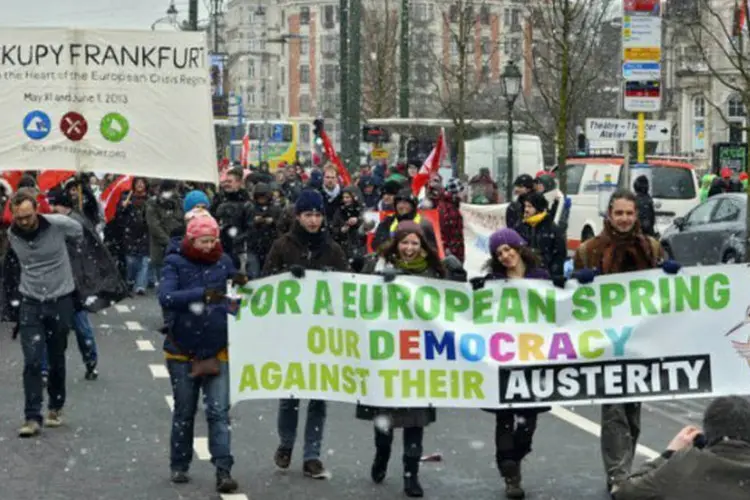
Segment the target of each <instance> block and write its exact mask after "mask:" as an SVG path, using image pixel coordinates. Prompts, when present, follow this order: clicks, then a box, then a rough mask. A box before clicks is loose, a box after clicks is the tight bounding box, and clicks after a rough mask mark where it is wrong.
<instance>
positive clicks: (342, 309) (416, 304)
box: [229, 265, 750, 408]
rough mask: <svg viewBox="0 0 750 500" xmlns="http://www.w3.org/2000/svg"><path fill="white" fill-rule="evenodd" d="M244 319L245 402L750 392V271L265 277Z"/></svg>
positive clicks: (470, 403)
mask: <svg viewBox="0 0 750 500" xmlns="http://www.w3.org/2000/svg"><path fill="white" fill-rule="evenodd" d="M249 286H251V289H243V291H242V293H243V296H242V305H241V308H240V311H239V314H238V316H236V317H234V318H230V327H229V359H230V383H231V398H232V401H233V402H235V403H236V402H238V401H243V400H251V399H266V398H274V399H275V398H300V399H324V400H333V401H343V402H349V403H365V404H368V405H375V406H387V407H424V406H429V405H432V406H434V407H464V408H508V407H535V406H544V405H549V404H566V405H568V404H573V405H590V404H601V403H614V402H633V401H645V400H660V399H671V398H681V397H696V396H718V395H727V394H738V393H739V394H750V326H746V325H747V323H748V322H750V308H749V307H748V306H749V305H750V304H749V302H750V298H749V297H750V268H748V267H747V266H745V265H723V266H712V267H696V268H687V269H683V270H681V271H680V273H679V274H677V275H667V274H665V273H664V272H663V271H661V270H653V271H647V272H639V273H628V274H621V275H610V276H602V277H598V278H596V280H595V281H594V283H592V284H591V285H587V286H578V285H577V284H575V283H573V282H568V283H567V284H566V288H565V289H564V290H563V289H558V288H555V287H553V286H552V285H551V284H549V283H546V282H542V281H534V280H512V281H505V282H491V283H487V285H486V286H485V287H484V288H483V289H481V290H477V291H474V290H472V289H471V286H470V285H468V284H465V283H455V282H448V281H438V280H431V279H423V278H418V277H409V276H399V277H397V278H396V279H395V281H394V282H392V283H385V282H384V281H383V278H382V277H379V276H370V275H352V274H345V273H334V272H316V271H308V272H307V274H306V277H305V278H304V279H295V278H293V277H291V276H290V275H289V274H282V275H277V276H273V277H268V278H264V279H261V280H258V281H253V282H251V283H250V284H249Z"/></svg>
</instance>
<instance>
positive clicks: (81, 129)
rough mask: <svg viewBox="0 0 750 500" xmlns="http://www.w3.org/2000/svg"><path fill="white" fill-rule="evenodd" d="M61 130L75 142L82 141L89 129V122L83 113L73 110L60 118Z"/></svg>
mask: <svg viewBox="0 0 750 500" xmlns="http://www.w3.org/2000/svg"><path fill="white" fill-rule="evenodd" d="M60 130H61V131H62V133H63V135H64V136H65V137H67V138H68V139H70V140H71V141H73V142H77V141H80V140H81V139H83V137H84V136H85V135H86V132H88V131H89V124H88V123H86V119H85V118H84V117H83V115H82V114H80V113H76V112H75V111H71V112H70V113H66V114H65V116H63V117H62V120H60Z"/></svg>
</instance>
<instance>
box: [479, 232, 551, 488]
mask: <svg viewBox="0 0 750 500" xmlns="http://www.w3.org/2000/svg"><path fill="white" fill-rule="evenodd" d="M485 269H486V271H487V273H488V274H487V275H486V276H485V277H484V278H473V279H472V280H471V284H472V286H473V288H474V289H475V290H478V289H480V288H482V287H483V286H484V284H485V282H487V281H493V280H514V279H542V280H549V279H550V275H549V273H548V272H547V271H546V270H545V269H544V268H543V267H542V266H541V263H540V262H539V259H538V257H537V256H536V255H535V253H534V251H533V250H531V248H529V246H528V244H527V242H526V240H524V239H523V238H522V237H521V236H520V235H519V234H518V233H517V232H516V231H514V230H513V229H507V228H505V229H500V230H499V231H496V232H495V233H493V234H492V236H490V258H489V260H488V261H487V264H485ZM549 410H550V408H549V407H543V408H523V409H512V410H495V409H488V410H485V411H488V412H490V413H494V414H495V460H496V463H497V468H498V469H499V470H500V474H501V475H502V476H503V478H504V479H505V496H506V497H507V498H510V499H520V498H524V496H525V495H526V493H525V492H524V490H523V488H522V487H521V461H522V460H523V458H524V457H525V456H526V455H528V454H529V453H530V452H531V442H532V440H533V437H534V432H535V431H536V422H537V416H538V415H539V413H544V412H546V411H549Z"/></svg>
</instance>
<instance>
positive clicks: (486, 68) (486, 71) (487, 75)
mask: <svg viewBox="0 0 750 500" xmlns="http://www.w3.org/2000/svg"><path fill="white" fill-rule="evenodd" d="M489 79H490V67H489V66H488V65H487V64H483V65H482V81H483V82H486V81H487V80H489Z"/></svg>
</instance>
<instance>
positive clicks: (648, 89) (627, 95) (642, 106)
mask: <svg viewBox="0 0 750 500" xmlns="http://www.w3.org/2000/svg"><path fill="white" fill-rule="evenodd" d="M622 6H623V15H622V63H623V64H622V77H623V79H624V80H625V82H626V83H625V92H624V95H623V98H624V108H625V111H630V112H636V113H642V112H654V111H659V110H660V109H661V85H660V82H661V56H662V40H661V33H662V24H661V0H623V2H622Z"/></svg>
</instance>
